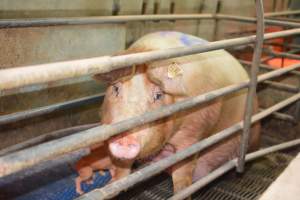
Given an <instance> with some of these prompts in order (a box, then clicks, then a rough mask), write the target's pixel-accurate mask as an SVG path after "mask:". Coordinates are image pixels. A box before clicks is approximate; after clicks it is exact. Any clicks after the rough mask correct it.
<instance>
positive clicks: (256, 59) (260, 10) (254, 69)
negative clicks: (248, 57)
mask: <svg viewBox="0 0 300 200" xmlns="http://www.w3.org/2000/svg"><path fill="white" fill-rule="evenodd" d="M255 2H256V3H255V8H256V18H257V24H256V30H257V31H256V42H255V49H254V54H253V58H252V65H251V73H250V84H249V89H248V93H247V99H246V108H245V114H244V130H243V134H242V137H241V146H240V155H239V158H238V166H237V171H238V172H239V173H242V172H244V165H245V156H246V153H247V150H248V144H249V138H250V129H251V117H252V113H253V104H254V103H255V102H254V99H255V96H256V87H257V74H258V71H259V65H260V59H261V53H262V47H263V43H264V31H265V24H264V7H263V2H262V0H256V1H255Z"/></svg>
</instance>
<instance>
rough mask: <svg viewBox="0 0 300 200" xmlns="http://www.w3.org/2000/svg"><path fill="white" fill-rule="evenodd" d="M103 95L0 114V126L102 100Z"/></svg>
mask: <svg viewBox="0 0 300 200" xmlns="http://www.w3.org/2000/svg"><path fill="white" fill-rule="evenodd" d="M104 95H105V94H104V93H101V94H97V95H92V96H88V97H83V98H79V99H75V100H71V101H65V102H63V103H57V104H53V105H49V106H44V107H40V108H35V109H32V110H28V111H21V112H17V113H12V114H8V115H2V116H0V126H1V125H4V124H9V123H13V122H17V121H20V120H24V119H28V118H32V117H37V116H41V115H45V114H49V113H52V112H55V111H59V110H66V109H70V108H74V107H78V106H81V105H86V104H92V103H96V102H99V101H101V100H103V98H104Z"/></svg>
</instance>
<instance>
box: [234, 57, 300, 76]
mask: <svg viewBox="0 0 300 200" xmlns="http://www.w3.org/2000/svg"><path fill="white" fill-rule="evenodd" d="M239 62H240V63H241V64H243V65H247V66H249V65H251V62H249V61H246V60H239ZM259 67H260V68H261V69H264V70H268V71H274V70H275V68H273V67H272V66H270V65H265V64H260V66H259ZM289 74H293V75H296V76H300V72H298V71H290V72H289Z"/></svg>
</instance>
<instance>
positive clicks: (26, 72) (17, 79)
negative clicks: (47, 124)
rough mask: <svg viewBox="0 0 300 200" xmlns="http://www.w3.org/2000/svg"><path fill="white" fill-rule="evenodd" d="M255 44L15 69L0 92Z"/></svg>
mask: <svg viewBox="0 0 300 200" xmlns="http://www.w3.org/2000/svg"><path fill="white" fill-rule="evenodd" d="M295 34H300V28H299V29H293V30H287V31H281V32H276V33H268V34H265V39H266V40H267V39H273V38H277V37H287V36H291V35H295ZM255 40H256V36H248V37H241V38H235V39H229V40H221V41H217V42H211V43H208V44H206V45H195V46H192V47H178V48H171V49H167V50H166V49H164V50H156V51H151V52H143V53H135V54H130V55H121V56H103V57H96V58H90V59H82V60H73V61H66V62H58V63H50V64H42V65H34V66H26V67H17V68H11V69H4V70H1V71H0V91H1V90H7V89H14V88H18V87H22V86H26V85H34V84H40V83H46V82H50V81H58V80H62V79H66V78H74V77H79V76H83V75H91V74H95V73H106V72H109V71H112V70H115V69H119V68H124V67H126V66H131V65H134V64H142V63H146V62H150V61H156V60H162V59H168V58H174V57H180V56H185V55H191V54H196V53H202V52H207V51H213V50H217V49H223V48H226V47H233V46H238V45H245V44H249V43H252V42H254V41H255Z"/></svg>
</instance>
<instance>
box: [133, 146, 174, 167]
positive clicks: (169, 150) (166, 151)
mask: <svg viewBox="0 0 300 200" xmlns="http://www.w3.org/2000/svg"><path fill="white" fill-rule="evenodd" d="M176 151H177V150H176V147H175V146H174V145H172V144H170V143H166V144H165V145H164V146H163V147H162V148H161V149H160V150H159V151H157V152H156V153H153V154H151V155H149V156H147V157H145V158H140V159H138V162H140V163H149V162H157V161H159V160H161V159H164V158H166V157H168V156H170V155H172V154H175V153H176Z"/></svg>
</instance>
